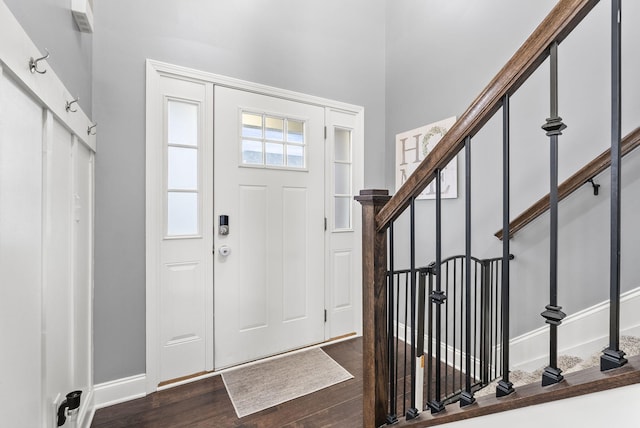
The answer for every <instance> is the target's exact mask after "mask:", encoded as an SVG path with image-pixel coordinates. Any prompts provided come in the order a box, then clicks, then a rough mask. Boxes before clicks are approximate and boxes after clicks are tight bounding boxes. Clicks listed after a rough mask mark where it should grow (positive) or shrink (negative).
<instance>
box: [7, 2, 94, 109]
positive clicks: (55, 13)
mask: <svg viewBox="0 0 640 428" xmlns="http://www.w3.org/2000/svg"><path fill="white" fill-rule="evenodd" d="M4 2H5V3H6V5H7V6H8V7H9V9H10V10H11V12H12V13H13V15H14V16H15V17H16V18H17V19H18V22H20V25H22V28H24V30H25V31H26V32H27V33H28V34H29V36H30V37H31V40H33V42H34V43H35V45H36V46H37V47H38V49H39V50H40V52H42V54H43V55H44V54H45V51H44V50H45V48H46V49H48V50H49V52H50V53H51V56H50V57H49V59H48V60H47V61H48V62H49V64H51V67H52V68H53V69H54V70H55V72H56V74H57V75H58V77H59V78H60V79H61V80H62V82H63V83H64V84H65V86H66V87H67V89H68V90H69V91H70V92H71V93H72V94H74V95H77V96H79V97H80V101H79V104H80V106H81V107H82V109H83V110H84V112H85V113H86V114H87V115H88V116H89V117H91V107H92V105H91V53H92V44H93V35H92V34H87V33H81V32H80V30H78V27H77V26H76V23H75V21H74V20H73V16H72V15H71V0H4ZM27 62H28V58H27ZM45 68H46V67H45Z"/></svg>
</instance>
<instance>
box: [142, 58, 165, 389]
mask: <svg viewBox="0 0 640 428" xmlns="http://www.w3.org/2000/svg"><path fill="white" fill-rule="evenodd" d="M146 74H147V76H146V94H145V103H146V111H147V119H146V124H145V127H146V130H145V135H146V155H145V171H146V172H145V212H146V213H147V214H146V215H145V229H146V230H145V232H146V233H145V236H146V239H145V240H146V251H145V258H146V262H145V266H146V267H145V270H146V285H145V290H146V294H145V296H146V297H145V298H146V309H147V311H146V339H147V342H146V371H147V373H146V389H145V390H146V392H147V393H151V392H154V391H155V390H156V389H157V388H158V373H159V371H160V361H159V358H160V355H159V350H158V344H159V343H160V333H159V328H158V327H159V326H158V323H159V320H158V304H157V302H158V292H157V291H158V290H157V288H158V286H157V284H158V283H159V278H158V270H159V266H160V240H159V239H158V237H157V235H156V231H157V230H159V228H160V224H159V222H161V221H162V218H163V215H149V213H154V212H156V211H157V208H156V207H158V206H159V204H160V201H159V197H160V192H159V191H152V190H151V189H158V188H161V187H160V186H161V183H162V175H161V174H162V168H163V162H162V158H161V157H159V156H158V155H159V153H158V152H159V151H158V150H154V148H153V147H152V144H153V142H155V141H158V139H161V138H162V135H161V134H160V133H159V132H158V127H157V126H154V125H152V124H151V123H150V122H151V121H150V120H149V117H151V116H155V117H162V111H161V109H162V106H161V105H160V103H158V102H154V95H156V94H158V93H159V90H160V89H159V87H160V82H159V80H160V78H159V75H158V73H157V72H156V70H155V69H154V68H152V67H149V66H148V65H147V69H146ZM151 109H154V110H156V112H155V114H154V113H151V112H150V110H151ZM159 110H160V111H159Z"/></svg>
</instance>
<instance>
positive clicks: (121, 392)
mask: <svg viewBox="0 0 640 428" xmlns="http://www.w3.org/2000/svg"><path fill="white" fill-rule="evenodd" d="M146 395H147V393H146V375H144V374H139V375H135V376H129V377H125V378H122V379H116V380H112V381H109V382H104V383H99V384H97V385H94V387H93V399H94V409H95V410H98V409H102V408H104V407H108V406H113V405H114V404H118V403H124V402H125V401H129V400H135V399H136V398H141V397H144V396H146Z"/></svg>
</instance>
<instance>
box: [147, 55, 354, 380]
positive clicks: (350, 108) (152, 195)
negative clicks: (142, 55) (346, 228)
mask: <svg viewBox="0 0 640 428" xmlns="http://www.w3.org/2000/svg"><path fill="white" fill-rule="evenodd" d="M162 79H178V80H180V81H184V82H191V83H195V84H201V85H205V86H206V88H207V91H209V88H210V92H211V95H210V96H209V95H206V99H207V101H206V106H205V108H206V109H210V110H211V112H210V113H209V112H207V113H205V116H206V120H205V123H204V126H205V130H204V133H205V142H207V144H209V142H213V126H214V123H213V121H212V120H210V118H213V108H214V102H213V88H214V86H215V87H216V88H222V87H224V88H233V89H237V90H241V91H245V92H251V93H253V94H262V95H266V96H268V98H271V99H274V100H275V99H279V100H280V101H283V102H284V101H286V100H289V101H294V102H298V103H301V104H306V105H308V106H311V107H314V106H315V107H317V108H320V110H321V111H322V112H323V113H321V114H322V115H326V120H327V122H326V123H327V124H328V125H330V120H331V119H330V118H331V117H334V116H335V115H331V114H329V113H328V112H329V111H330V110H333V111H335V112H336V113H337V116H340V114H339V113H342V114H346V115H347V116H348V115H351V116H353V117H352V119H353V118H355V132H354V134H353V171H352V173H353V182H352V187H353V188H352V191H353V192H354V193H355V192H357V190H359V188H360V187H361V185H362V177H363V165H362V161H363V145H364V142H363V134H362V129H363V121H364V119H363V117H364V111H363V109H362V107H358V106H354V105H351V104H345V103H340V102H336V101H332V100H328V99H324V98H320V97H314V96H310V95H305V94H301V93H297V92H293V91H288V90H283V89H278V88H273V87H269V86H264V85H260V84H256V83H251V82H246V81H241V80H237V79H233V78H229V77H225V76H220V75H216V74H212V73H207V72H202V71H197V70H193V69H188V68H185V67H180V66H176V65H172V64H167V63H162V62H158V61H154V60H147V94H146V98H147V101H146V103H147V123H146V140H147V142H146V231H147V233H146V249H147V251H146V252H147V261H146V269H147V270H146V272H147V274H146V281H147V284H146V300H147V305H146V306H147V308H146V309H147V311H146V312H147V313H146V329H147V352H146V354H147V361H146V385H147V392H153V391H156V390H157V389H158V384H159V383H160V382H161V359H162V354H161V345H160V344H161V337H160V330H161V328H162V323H163V320H162V318H163V317H164V314H163V313H162V310H161V307H160V294H161V290H160V283H161V276H162V275H161V272H162V269H164V267H162V266H161V259H162V258H161V255H160V253H161V251H160V249H161V245H160V243H161V242H163V241H164V238H165V236H164V235H162V234H161V233H160V232H162V230H163V229H162V228H163V225H164V224H165V221H166V219H165V218H164V217H163V216H164V212H163V209H162V204H163V202H162V199H163V198H164V193H165V192H166V183H164V182H163V177H164V175H163V174H165V171H164V169H165V167H164V165H165V164H164V162H165V161H164V158H163V156H165V154H164V153H163V150H165V149H166V148H164V147H163V146H162V144H159V143H158V140H162V138H163V136H162V135H161V133H162V129H163V126H164V125H163V123H164V122H163V121H164V120H165V117H164V116H163V109H164V107H163V102H164V101H163V95H162V91H161V81H162ZM207 94H209V92H207ZM178 98H181V99H184V97H178ZM187 98H188V97H187ZM243 107H251V106H250V105H247V106H243ZM236 108H237V106H236ZM268 110H269V112H270V113H279V112H280V113H283V112H284V111H286V109H284V110H281V111H279V109H277V108H275V109H273V110H272V109H268ZM325 111H326V112H325ZM236 114H237V111H236ZM337 116H336V117H337ZM233 119H234V120H235V121H237V117H234V118H233ZM349 123H351V122H349ZM217 124H218V122H216V125H217ZM342 125H343V126H347V127H349V126H351V125H350V124H348V125H345V124H342ZM321 129H322V126H321ZM237 134H238V133H237V132H236V136H235V138H236V139H237V136H238V135H237ZM216 141H217V140H216ZM234 147H236V149H237V151H236V152H235V155H236V159H238V156H239V155H240V146H238V145H237V144H236V145H234ZM207 149H209V150H210V152H209V153H208V154H206V153H202V155H203V156H204V157H203V158H202V159H204V161H202V162H201V163H199V167H200V169H199V171H201V173H202V174H203V177H206V178H205V179H206V180H208V179H209V178H210V179H211V180H212V182H211V183H205V185H206V186H210V188H209V189H210V190H208V191H205V189H204V188H203V189H202V191H203V192H204V194H203V195H202V196H203V199H202V203H203V204H204V205H203V207H202V210H203V211H202V215H201V217H200V218H201V219H202V220H203V221H205V222H207V223H206V224H203V225H204V226H206V227H209V228H210V230H211V232H210V233H209V234H208V235H207V234H206V233H205V234H204V235H203V236H204V237H206V236H209V237H210V238H211V237H212V236H213V238H211V239H212V241H211V245H210V246H209V247H208V248H207V246H206V245H203V248H204V249H203V251H204V252H205V253H207V254H208V255H210V256H211V257H210V258H209V259H208V260H207V259H206V258H203V259H202V260H203V261H204V263H209V267H207V268H206V269H209V268H210V269H211V271H213V270H214V266H215V272H216V275H217V274H218V271H219V269H220V268H222V267H226V264H224V263H225V262H223V261H222V260H223V259H222V258H220V256H219V255H218V253H217V251H216V253H215V254H213V255H212V249H214V247H215V250H217V249H218V248H219V246H220V244H225V243H226V244H227V245H228V246H229V247H231V248H232V251H231V255H230V256H229V259H230V258H231V257H233V256H239V255H242V252H240V251H237V250H239V247H237V246H236V245H235V244H234V246H231V245H229V242H227V241H228V240H227V241H223V240H222V237H221V236H220V235H218V220H219V218H218V216H219V215H220V214H226V215H230V234H229V236H227V237H224V238H229V239H235V238H239V233H240V230H239V229H238V225H239V223H238V220H239V217H238V215H237V214H233V213H232V214H229V213H230V211H227V212H225V211H226V210H225V209H222V208H220V209H219V207H218V206H217V205H216V206H215V209H216V211H215V213H214V212H213V202H211V203H209V202H206V198H207V197H209V196H210V197H211V198H213V196H212V195H213V179H214V178H215V181H216V185H220V186H223V185H225V184H226V185H230V184H231V183H230V180H229V178H228V177H225V176H224V175H222V174H221V173H220V171H219V170H218V169H215V170H214V168H213V166H214V160H213V153H212V152H213V144H211V145H210V146H209V147H207V145H205V146H204V150H207ZM321 156H326V157H325V165H324V166H323V168H324V171H327V168H329V166H328V165H327V163H328V162H329V152H328V151H325V152H323V154H321ZM207 159H208V160H209V161H207ZM243 169H246V168H243ZM281 172H282V171H281ZM292 174H299V172H295V173H292ZM214 175H215V177H214ZM325 175H326V173H325ZM325 183H326V181H325ZM254 184H256V183H254ZM254 184H252V186H253V185H254ZM263 184H264V183H257V185H256V186H254V187H256V188H257V187H259V186H260V185H263ZM298 184H299V183H295V184H294V185H292V186H285V187H288V192H287V197H288V199H286V201H284V202H283V203H288V204H289V205H292V204H293V205H295V204H294V202H296V201H299V200H300V199H301V194H302V193H303V192H302V191H301V190H300V186H299V185H298ZM323 187H326V184H323ZM218 189H219V187H217V188H216V191H217V190H218ZM245 190H246V191H247V192H250V191H251V190H256V189H255V188H246V189H245ZM325 190H326V189H325ZM256 191H258V192H259V190H256ZM247 192H245V193H247ZM216 197H217V195H216ZM234 197H236V198H238V197H239V196H238V195H234ZM332 197H333V196H332V195H331V194H329V193H328V192H325V194H323V195H321V196H320V198H319V199H320V200H321V201H323V202H322V203H323V204H325V207H326V209H327V210H328V209H329V205H330V203H329V201H330V198H332ZM245 202H246V200H245ZM314 202H315V199H314ZM251 203H253V202H251ZM209 209H211V211H209V212H207V210H209ZM236 209H237V207H236ZM354 210H355V211H354V212H353V213H352V216H353V228H354V231H353V233H352V234H351V235H352V236H353V239H354V242H353V243H352V244H353V247H352V248H353V250H354V253H353V257H352V262H353V270H352V274H353V278H352V286H353V289H352V290H351V296H350V297H351V299H352V303H353V306H352V308H350V309H349V312H350V313H351V315H352V316H353V323H352V325H351V326H347V325H346V324H348V323H345V322H340V323H339V324H340V325H342V327H340V328H341V329H342V330H336V331H344V332H353V331H355V332H358V333H359V332H360V331H361V327H360V325H361V310H360V307H361V306H360V305H361V302H360V300H361V297H360V296H361V294H360V293H361V292H360V288H361V283H360V274H359V270H360V266H359V264H360V255H359V253H360V232H359V230H360V229H359V218H360V214H359V207H358V206H357V205H355V207H354ZM320 211H321V216H322V217H324V216H328V213H327V212H324V210H323V209H321V210H320ZM244 212H247V211H246V209H245V210H244ZM298 212H300V210H298ZM214 214H215V215H214ZM312 214H313V215H315V214H316V213H315V212H314V213H312ZM298 218H299V216H298ZM295 219H296V217H295V216H292V215H289V218H287V219H284V220H283V219H280V221H281V222H284V223H285V224H287V225H289V224H291V225H292V226H295V228H298V229H299V228H300V226H296V225H295V221H292V220H295ZM323 220H324V219H321V221H320V223H321V225H322V226H321V227H322V228H323V223H324V221H323ZM261 221H263V223H264V222H267V220H261ZM270 225H271V223H269V224H266V226H265V227H264V228H263V229H262V230H263V231H266V230H267V229H268V228H269V227H270ZM293 229H294V228H290V230H293ZM244 233H245V234H246V233H247V230H245V232H244ZM270 233H273V232H270ZM323 233H324V232H323ZM325 235H333V234H332V233H326V234H325ZM347 235H348V233H347V234H342V235H341V236H347ZM289 238H294V240H295V239H297V236H296V235H295V234H294V235H291V234H290V235H289ZM213 239H215V245H214V242H213ZM327 239H328V240H327ZM330 239H331V238H322V240H321V241H320V244H319V246H320V247H323V246H324V250H325V253H323V254H322V255H321V256H319V260H318V265H319V266H320V267H321V268H322V266H324V268H325V270H322V269H321V270H322V272H321V273H320V274H319V275H323V276H324V278H325V287H324V289H323V290H324V291H323V294H320V295H319V297H318V299H317V300H318V301H320V302H322V306H323V308H324V307H325V304H326V308H327V309H328V312H327V324H326V325H327V326H331V325H332V323H331V321H332V317H333V311H331V310H330V308H331V306H330V303H329V302H330V300H329V296H330V291H328V288H329V287H331V279H330V277H329V273H328V270H327V269H329V264H328V262H327V260H328V259H329V247H330V245H331V242H330ZM298 241H300V240H298ZM298 244H299V242H298ZM344 245H347V244H344ZM287 246H288V247H289V248H296V246H295V245H293V246H289V245H287ZM251 249H252V248H251V247H249V248H248V250H251ZM342 250H344V246H342ZM237 253H239V254H237ZM294 256H297V254H294ZM343 260H344V259H343ZM279 264H280V265H281V264H282V263H281V262H279ZM203 267H205V266H204V265H203ZM325 272H327V273H325ZM243 274H255V272H243ZM297 274H298V275H300V273H299V272H297ZM346 282H348V281H346ZM346 282H345V281H343V283H346ZM193 290H196V291H197V290H198V289H197V288H195V289H193ZM343 291H344V290H343ZM213 293H214V281H213V274H212V277H211V281H210V282H209V283H208V284H207V287H206V288H205V289H204V296H205V297H204V301H203V302H202V303H203V305H204V308H205V326H204V328H205V336H206V339H207V340H208V341H207V347H206V352H205V354H206V355H205V363H204V365H205V370H206V371H209V370H212V369H213V367H214V357H213V355H214V349H213V348H214V347H213V340H209V339H213V338H214V310H213V308H214V299H213ZM196 294H197V293H196ZM200 295H202V293H200ZM192 300H193V301H195V300H197V299H192ZM221 302H223V300H221ZM280 306H281V307H283V305H282V304H281V305H280ZM345 308H346V306H345V305H343V306H342V307H341V308H339V309H341V310H342V311H345ZM322 311H323V309H321V310H320V313H321V314H322ZM176 313H177V312H176ZM215 315H216V317H215V319H216V320H217V324H219V323H224V322H226V320H225V318H224V317H222V318H221V317H220V314H219V313H218V312H216V313H215ZM289 315H291V314H289ZM290 317H291V316H290ZM292 318H296V317H295V316H294V317H292ZM347 318H348V316H345V314H342V319H343V320H344V319H347ZM168 322H171V321H168ZM292 324H295V323H292ZM323 324H324V323H323ZM331 330H333V329H330V328H329V327H327V328H324V326H323V333H321V334H320V335H319V337H320V338H319V339H316V338H313V340H310V341H308V343H312V342H319V341H322V340H324V339H328V338H330V337H335V336H336V334H333V333H332V331H331ZM216 333H217V332H216ZM304 334H305V335H308V336H310V335H311V334H312V333H308V332H306V329H305V332H304ZM340 334H342V333H340ZM215 341H216V343H218V341H219V337H218V336H217V335H216V336H215ZM252 346H254V347H255V344H253V345H252ZM288 346H303V345H290V344H288V345H285V346H283V347H282V348H281V349H279V350H277V351H271V352H272V353H279V352H283V351H285V350H287V349H290V348H289V347H288ZM219 351H221V349H218V348H216V349H215V353H216V363H215V367H216V368H218V367H219V364H218V362H217V353H218V352H219ZM264 355H267V354H266V353H265V354H264ZM248 358H251V357H248ZM197 373H199V371H198V372H193V373H190V374H197ZM177 384H179V383H177ZM172 385H175V384H172ZM167 386H169V385H167Z"/></svg>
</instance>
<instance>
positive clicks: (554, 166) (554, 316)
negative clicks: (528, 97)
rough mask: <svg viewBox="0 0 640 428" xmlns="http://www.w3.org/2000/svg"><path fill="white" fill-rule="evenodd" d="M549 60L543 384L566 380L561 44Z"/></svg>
mask: <svg viewBox="0 0 640 428" xmlns="http://www.w3.org/2000/svg"><path fill="white" fill-rule="evenodd" d="M549 63H550V65H551V79H550V82H551V115H550V116H551V117H549V118H548V119H547V121H546V123H545V124H544V125H542V129H544V130H545V131H546V132H547V136H549V140H550V154H549V158H550V174H549V186H550V191H549V220H550V228H549V229H550V231H549V234H550V236H549V243H550V249H549V304H548V305H547V306H546V307H545V309H546V310H545V311H544V312H542V314H541V315H542V317H544V318H545V320H546V322H547V323H548V324H549V326H550V327H549V366H548V367H546V368H545V369H544V373H543V374H542V385H543V386H546V385H551V384H554V383H558V382H560V381H561V380H562V379H563V376H562V370H560V369H559V368H558V326H559V325H560V324H561V323H562V319H563V318H564V317H565V316H566V315H565V313H564V312H562V310H561V309H562V306H558V137H559V136H560V135H562V130H563V129H565V128H566V127H567V126H566V125H565V124H564V123H562V118H561V117H560V116H558V43H557V42H554V43H552V44H551V48H550V55H549Z"/></svg>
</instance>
